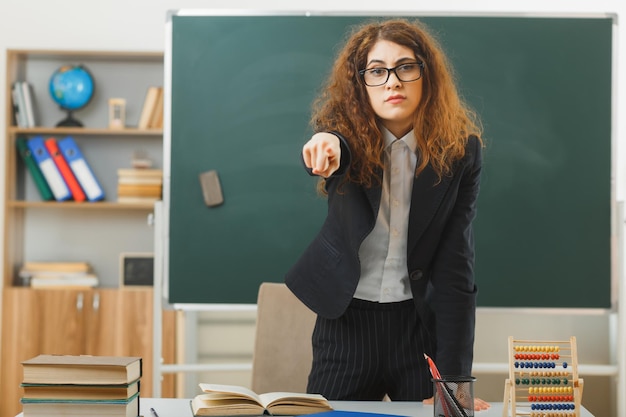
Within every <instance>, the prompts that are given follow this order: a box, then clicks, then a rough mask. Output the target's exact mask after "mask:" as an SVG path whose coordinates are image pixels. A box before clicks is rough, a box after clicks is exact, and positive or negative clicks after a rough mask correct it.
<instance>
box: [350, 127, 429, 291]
mask: <svg viewBox="0 0 626 417" xmlns="http://www.w3.org/2000/svg"><path fill="white" fill-rule="evenodd" d="M381 129H382V133H383V140H384V141H385V155H384V158H385V160H384V164H385V167H384V171H383V183H382V194H381V200H380V208H379V210H378V217H377V218H376V225H375V226H374V229H373V230H372V232H371V233H370V234H369V235H368V236H367V237H366V238H365V240H364V241H363V243H362V244H361V247H360V248H359V259H360V262H361V278H360V280H359V284H358V286H357V289H356V292H355V294H354V297H355V298H359V299H362V300H369V301H378V302H381V303H390V302H396V301H404V300H408V299H410V298H412V297H413V296H412V294H411V287H410V285H409V274H408V270H407V259H406V258H407V237H408V236H407V235H408V228H409V227H408V226H409V211H410V205H411V204H410V203H411V189H412V187H413V178H414V177H415V167H416V165H417V155H416V149H417V139H415V135H414V132H413V130H411V131H410V132H409V133H407V134H406V135H405V136H404V137H402V138H400V139H397V138H396V137H395V136H394V135H393V134H392V133H391V132H389V131H388V130H387V129H385V128H384V127H382V128H381Z"/></svg>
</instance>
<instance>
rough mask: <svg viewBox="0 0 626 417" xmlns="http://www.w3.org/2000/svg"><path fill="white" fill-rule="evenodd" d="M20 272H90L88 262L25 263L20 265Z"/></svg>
mask: <svg viewBox="0 0 626 417" xmlns="http://www.w3.org/2000/svg"><path fill="white" fill-rule="evenodd" d="M22 270H24V271H29V272H63V273H66V272H85V273H86V272H91V270H92V268H91V264H90V263H89V262H82V261H78V262H74V261H68V262H56V261H52V262H46V261H43V262H41V261H26V262H24V264H23V265H22Z"/></svg>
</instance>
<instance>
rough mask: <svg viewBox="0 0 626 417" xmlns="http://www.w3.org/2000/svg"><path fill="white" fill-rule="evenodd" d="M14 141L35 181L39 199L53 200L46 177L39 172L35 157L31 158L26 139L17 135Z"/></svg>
mask: <svg viewBox="0 0 626 417" xmlns="http://www.w3.org/2000/svg"><path fill="white" fill-rule="evenodd" d="M15 143H16V146H17V152H18V153H19V154H20V157H21V158H22V161H23V162H24V165H26V168H27V169H28V172H29V173H30V176H31V177H32V179H33V181H34V182H35V186H37V190H38V191H39V195H40V196H41V199H42V200H44V201H50V200H54V195H53V194H52V191H51V190H50V187H49V186H48V183H47V182H46V179H45V178H44V176H43V174H42V173H41V170H40V169H39V166H38V165H37V161H35V158H33V155H32V153H31V151H30V149H29V148H28V144H27V139H26V138H23V137H18V138H17V139H16V141H15Z"/></svg>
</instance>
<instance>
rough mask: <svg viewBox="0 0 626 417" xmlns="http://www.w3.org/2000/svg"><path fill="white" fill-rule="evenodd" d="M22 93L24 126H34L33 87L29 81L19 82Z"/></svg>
mask: <svg viewBox="0 0 626 417" xmlns="http://www.w3.org/2000/svg"><path fill="white" fill-rule="evenodd" d="M20 87H21V88H22V94H23V96H24V114H25V115H26V127H35V126H36V119H35V106H34V100H33V87H32V86H31V85H30V83H28V82H26V81H22V82H21V83H20Z"/></svg>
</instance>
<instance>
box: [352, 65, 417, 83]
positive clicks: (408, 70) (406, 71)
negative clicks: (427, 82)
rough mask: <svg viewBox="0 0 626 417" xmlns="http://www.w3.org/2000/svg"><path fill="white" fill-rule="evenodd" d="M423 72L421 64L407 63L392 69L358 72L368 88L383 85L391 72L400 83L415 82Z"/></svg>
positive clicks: (371, 69) (373, 69) (372, 69)
mask: <svg viewBox="0 0 626 417" xmlns="http://www.w3.org/2000/svg"><path fill="white" fill-rule="evenodd" d="M423 70H424V63H423V62H409V63H406V64H400V65H398V66H395V67H393V68H370V69H362V70H359V74H361V77H363V82H364V83H365V85H367V86H369V87H377V86H379V85H383V84H385V83H386V82H387V81H388V80H389V76H390V75H391V73H392V72H393V73H394V74H396V77H398V79H399V80H400V81H402V82H410V81H417V80H419V79H420V78H422V72H423Z"/></svg>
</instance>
